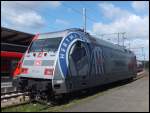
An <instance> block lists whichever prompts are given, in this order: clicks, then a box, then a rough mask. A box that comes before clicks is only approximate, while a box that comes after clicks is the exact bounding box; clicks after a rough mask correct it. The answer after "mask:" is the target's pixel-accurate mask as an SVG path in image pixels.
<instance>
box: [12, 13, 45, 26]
mask: <svg viewBox="0 0 150 113" xmlns="http://www.w3.org/2000/svg"><path fill="white" fill-rule="evenodd" d="M11 21H12V23H13V24H14V25H15V24H16V23H17V25H18V26H20V27H32V28H37V27H43V25H44V24H45V21H44V19H43V18H42V17H41V16H40V15H39V14H37V13H36V12H25V13H22V14H20V15H16V17H12V18H11Z"/></svg>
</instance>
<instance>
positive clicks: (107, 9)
mask: <svg viewBox="0 0 150 113" xmlns="http://www.w3.org/2000/svg"><path fill="white" fill-rule="evenodd" d="M98 6H99V7H100V9H101V11H102V13H103V15H104V16H105V17H107V18H109V19H116V18H117V19H118V18H121V17H128V16H129V15H130V13H129V12H128V11H126V10H122V9H121V8H119V7H115V6H114V5H113V4H111V3H100V4H99V5H98Z"/></svg>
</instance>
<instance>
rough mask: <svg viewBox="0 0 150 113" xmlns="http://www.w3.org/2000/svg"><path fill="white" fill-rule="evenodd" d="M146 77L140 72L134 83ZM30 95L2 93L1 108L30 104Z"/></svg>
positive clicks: (49, 104)
mask: <svg viewBox="0 0 150 113" xmlns="http://www.w3.org/2000/svg"><path fill="white" fill-rule="evenodd" d="M144 76H145V74H144V71H143V72H140V73H138V74H137V76H136V77H135V78H134V79H133V81H135V80H138V79H140V78H142V77H144ZM28 94H29V93H28V92H24V93H23V92H18V91H12V92H7V93H1V108H6V107H12V106H17V105H20V104H26V103H30V102H31V99H30V98H29V96H27V95H28ZM35 101H36V102H39V103H42V104H43V103H44V104H47V105H48V106H53V105H52V104H51V103H46V102H44V101H42V100H35Z"/></svg>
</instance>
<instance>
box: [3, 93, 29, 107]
mask: <svg viewBox="0 0 150 113" xmlns="http://www.w3.org/2000/svg"><path fill="white" fill-rule="evenodd" d="M27 94H28V92H24V93H21V92H17V91H14V92H7V93H3V94H1V108H5V107H10V106H16V105H20V104H25V103H28V102H30V98H29V96H26V95H27Z"/></svg>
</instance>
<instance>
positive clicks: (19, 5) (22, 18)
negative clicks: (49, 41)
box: [1, 1, 61, 29]
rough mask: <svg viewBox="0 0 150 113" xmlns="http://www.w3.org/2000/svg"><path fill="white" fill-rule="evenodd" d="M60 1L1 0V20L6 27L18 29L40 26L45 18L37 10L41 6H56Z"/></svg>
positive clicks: (42, 25)
mask: <svg viewBox="0 0 150 113" xmlns="http://www.w3.org/2000/svg"><path fill="white" fill-rule="evenodd" d="M59 6H61V2H60V1H2V2H1V7H2V8H1V13H2V14H1V22H2V23H3V24H2V25H4V24H5V26H6V25H7V26H8V27H9V26H10V27H12V28H13V27H14V28H20V29H25V28H26V29H27V28H28V29H34V28H39V29H40V28H42V27H44V25H46V24H45V23H46V22H45V19H44V18H43V17H42V16H41V14H40V13H38V11H40V9H41V8H45V7H46V8H57V7H59Z"/></svg>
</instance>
